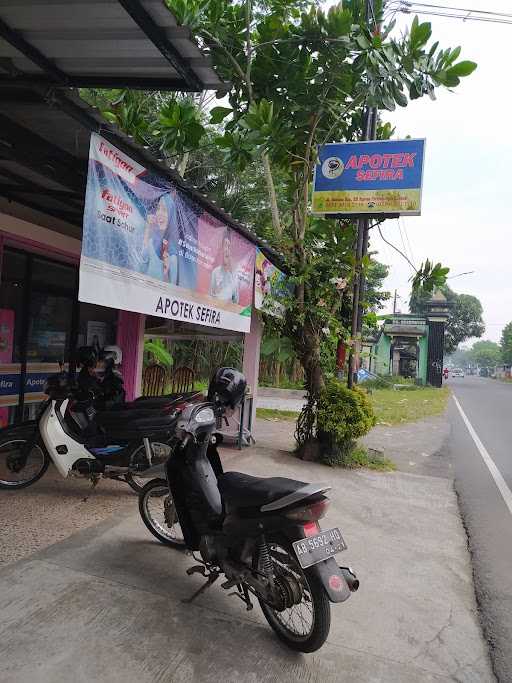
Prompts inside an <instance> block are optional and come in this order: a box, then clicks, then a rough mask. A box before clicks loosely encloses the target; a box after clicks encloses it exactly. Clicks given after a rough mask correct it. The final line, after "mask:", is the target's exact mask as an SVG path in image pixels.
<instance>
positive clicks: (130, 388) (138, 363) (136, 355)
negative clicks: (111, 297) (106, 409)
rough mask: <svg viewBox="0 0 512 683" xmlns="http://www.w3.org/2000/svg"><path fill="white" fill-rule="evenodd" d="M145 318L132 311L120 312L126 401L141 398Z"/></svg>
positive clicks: (118, 323)
mask: <svg viewBox="0 0 512 683" xmlns="http://www.w3.org/2000/svg"><path fill="white" fill-rule="evenodd" d="M144 322H145V316H143V315H140V314H139V313H132V312H130V311H119V318H118V322H117V345H118V346H120V347H121V349H122V351H123V367H122V372H123V378H124V386H125V389H126V400H127V401H133V400H134V399H135V398H137V396H140V384H141V376H142V355H143V352H144Z"/></svg>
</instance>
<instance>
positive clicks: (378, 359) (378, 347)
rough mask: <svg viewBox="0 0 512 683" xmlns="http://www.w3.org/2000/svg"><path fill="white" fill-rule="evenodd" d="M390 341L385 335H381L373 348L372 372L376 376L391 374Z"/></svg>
mask: <svg viewBox="0 0 512 683" xmlns="http://www.w3.org/2000/svg"><path fill="white" fill-rule="evenodd" d="M390 352H391V339H390V338H389V337H388V336H387V334H381V335H380V338H379V340H378V342H377V343H376V344H375V346H374V347H373V354H374V355H373V362H372V372H374V373H375V374H376V375H389V374H390V372H391V365H390V355H389V354H390Z"/></svg>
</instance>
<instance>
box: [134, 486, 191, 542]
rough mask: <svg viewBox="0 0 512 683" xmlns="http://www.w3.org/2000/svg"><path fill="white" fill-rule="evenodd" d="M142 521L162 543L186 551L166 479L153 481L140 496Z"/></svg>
mask: <svg viewBox="0 0 512 683" xmlns="http://www.w3.org/2000/svg"><path fill="white" fill-rule="evenodd" d="M139 512H140V516H141V517H142V521H143V522H144V524H145V525H146V527H147V528H148V529H149V531H151V533H152V534H153V536H155V538H158V540H159V541H160V543H164V544H165V545H170V546H171V547H173V548H176V549H178V550H185V549H186V545H185V539H184V538H183V532H182V530H181V526H180V522H179V519H178V513H177V512H176V508H175V507H174V502H173V500H172V496H171V491H170V490H169V485H168V484H167V482H166V480H165V479H151V481H148V483H147V484H146V485H145V486H144V488H143V489H142V491H141V493H140V494H139Z"/></svg>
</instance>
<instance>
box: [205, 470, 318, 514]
mask: <svg viewBox="0 0 512 683" xmlns="http://www.w3.org/2000/svg"><path fill="white" fill-rule="evenodd" d="M218 486H219V490H220V493H221V496H222V498H223V500H224V502H225V503H227V505H229V506H233V507H235V508H248V507H261V506H262V505H267V504H268V503H273V502H274V501H277V500H279V499H280V498H284V496H288V495H290V494H291V493H295V491H298V490H299V489H302V488H304V487H305V486H308V484H307V483H306V482H304V481H295V479H287V478H285V477H253V476H251V475H250V474H242V473H241V472H226V473H225V474H223V475H222V476H221V477H219V482H218Z"/></svg>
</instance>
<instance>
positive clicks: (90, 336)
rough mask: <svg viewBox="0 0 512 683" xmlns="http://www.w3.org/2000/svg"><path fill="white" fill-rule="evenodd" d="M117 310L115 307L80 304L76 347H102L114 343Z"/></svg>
mask: <svg viewBox="0 0 512 683" xmlns="http://www.w3.org/2000/svg"><path fill="white" fill-rule="evenodd" d="M117 317H118V311H117V309H115V308H107V307H106V306H96V305H95V304H84V303H81V304H80V317H79V323H78V337H77V347H80V346H94V347H95V348H96V349H102V348H103V347H104V346H107V344H115V343H116V330H117Z"/></svg>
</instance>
